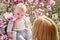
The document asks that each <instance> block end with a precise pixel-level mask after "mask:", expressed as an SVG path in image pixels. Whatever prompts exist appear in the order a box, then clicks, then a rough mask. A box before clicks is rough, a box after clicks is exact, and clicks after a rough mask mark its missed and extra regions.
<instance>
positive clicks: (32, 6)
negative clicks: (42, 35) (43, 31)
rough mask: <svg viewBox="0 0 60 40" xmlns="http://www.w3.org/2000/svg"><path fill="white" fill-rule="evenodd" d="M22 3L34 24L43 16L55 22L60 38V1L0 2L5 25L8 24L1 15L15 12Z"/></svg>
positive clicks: (12, 0)
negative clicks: (17, 5)
mask: <svg viewBox="0 0 60 40" xmlns="http://www.w3.org/2000/svg"><path fill="white" fill-rule="evenodd" d="M20 2H22V3H24V4H25V5H26V7H27V14H26V16H29V17H30V20H31V22H32V23H33V21H34V19H35V18H37V17H38V16H41V15H46V16H48V17H50V18H51V19H52V20H54V21H55V22H56V24H57V28H58V31H59V36H60V0H0V21H2V22H4V25H6V24H7V21H6V20H5V19H3V18H2V16H1V15H2V14H4V13H11V12H13V10H14V7H15V6H16V4H18V3H20ZM0 25H1V24H0Z"/></svg>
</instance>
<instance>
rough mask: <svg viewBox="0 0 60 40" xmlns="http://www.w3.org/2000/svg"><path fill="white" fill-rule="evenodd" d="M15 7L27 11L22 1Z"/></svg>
mask: <svg viewBox="0 0 60 40" xmlns="http://www.w3.org/2000/svg"><path fill="white" fill-rule="evenodd" d="M15 8H20V9H21V10H23V11H24V12H26V11H27V8H26V5H24V4H23V3H18V4H17V5H16V7H15Z"/></svg>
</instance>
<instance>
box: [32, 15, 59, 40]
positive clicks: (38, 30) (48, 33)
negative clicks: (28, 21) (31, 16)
mask: <svg viewBox="0 0 60 40" xmlns="http://www.w3.org/2000/svg"><path fill="white" fill-rule="evenodd" d="M56 27H57V26H56V24H55V23H54V22H53V21H52V20H51V19H50V18H48V17H46V16H43V17H38V18H37V19H36V20H35V21H34V23H33V28H32V40H58V31H57V28H56Z"/></svg>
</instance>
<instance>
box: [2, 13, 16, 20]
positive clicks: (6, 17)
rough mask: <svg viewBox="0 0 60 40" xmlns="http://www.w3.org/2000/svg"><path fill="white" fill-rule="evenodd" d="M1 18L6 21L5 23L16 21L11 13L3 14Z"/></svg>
mask: <svg viewBox="0 0 60 40" xmlns="http://www.w3.org/2000/svg"><path fill="white" fill-rule="evenodd" d="M3 17H4V18H5V19H6V20H7V21H14V20H16V18H15V17H14V16H13V14H12V13H10V14H9V13H5V14H3Z"/></svg>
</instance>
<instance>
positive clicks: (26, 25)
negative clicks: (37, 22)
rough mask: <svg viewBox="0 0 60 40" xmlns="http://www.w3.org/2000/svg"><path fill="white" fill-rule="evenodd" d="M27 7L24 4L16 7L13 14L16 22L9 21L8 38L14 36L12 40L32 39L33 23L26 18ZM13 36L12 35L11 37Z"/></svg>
mask: <svg viewBox="0 0 60 40" xmlns="http://www.w3.org/2000/svg"><path fill="white" fill-rule="evenodd" d="M25 13H26V6H25V5H24V4H23V3H19V4H17V5H16V7H15V10H14V12H13V15H14V17H15V18H16V20H15V21H14V22H13V21H9V23H8V27H7V33H8V36H10V37H11V36H12V40H30V39H31V23H30V20H29V18H28V17H26V16H25ZM11 34H12V35H11Z"/></svg>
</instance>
